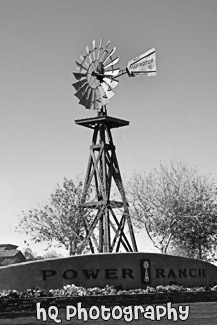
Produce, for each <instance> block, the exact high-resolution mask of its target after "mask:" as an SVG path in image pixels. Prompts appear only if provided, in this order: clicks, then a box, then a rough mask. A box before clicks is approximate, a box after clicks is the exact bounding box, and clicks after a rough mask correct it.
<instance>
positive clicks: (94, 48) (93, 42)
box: [92, 40, 96, 61]
mask: <svg viewBox="0 0 217 325" xmlns="http://www.w3.org/2000/svg"><path fill="white" fill-rule="evenodd" d="M92 45H93V50H92V54H93V60H94V61H95V60H96V53H95V50H96V42H95V40H93V41H92Z"/></svg>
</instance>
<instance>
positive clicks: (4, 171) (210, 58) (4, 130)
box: [0, 0, 217, 250]
mask: <svg viewBox="0 0 217 325" xmlns="http://www.w3.org/2000/svg"><path fill="white" fill-rule="evenodd" d="M216 30H217V1H216V0H206V1H204V0H116V1H114V0H113V1H104V0H88V1H87V0H62V1H60V0H58V1H57V0H37V1H36V0H34V1H33V0H0V45H1V52H0V58H1V60H0V94H1V95H0V112H1V119H0V132H1V134H0V151H1V160H0V179H1V183H0V238H1V243H14V244H18V245H21V246H22V243H23V239H24V238H23V237H20V236H18V235H17V234H16V233H15V232H14V225H15V224H17V218H18V215H19V214H20V212H21V210H24V211H27V210H28V209H31V208H34V207H37V202H42V201H46V200H47V199H48V197H49V195H50V193H51V192H52V191H53V189H54V188H55V185H56V183H57V182H60V183H61V182H62V180H63V178H64V176H66V177H68V178H73V179H74V178H75V176H76V175H77V174H79V173H82V172H83V173H85V171H86V165H87V160H88V155H89V145H90V141H91V131H90V130H88V129H87V130H86V129H84V128H81V127H79V126H77V125H76V124H75V123H74V120H75V119H79V118H85V117H90V116H95V112H94V111H88V110H85V109H84V108H83V106H81V105H79V104H78V101H77V98H76V97H75V96H74V89H73V88H72V86H71V84H72V83H73V82H74V79H73V75H72V72H73V71H76V68H75V61H76V60H78V59H79V56H80V54H81V53H82V52H83V53H84V52H85V48H86V46H87V45H91V42H92V40H93V39H95V40H96V42H98V43H99V40H100V38H101V37H103V39H104V40H105V41H108V40H110V41H111V46H117V50H116V54H117V55H118V56H120V61H119V64H118V65H119V66H120V67H121V68H125V67H126V65H127V62H128V61H129V60H131V59H132V58H134V57H136V56H137V55H139V54H141V53H143V52H145V51H146V50H149V49H150V48H152V47H155V48H156V52H157V71H158V75H157V77H153V78H145V77H140V78H129V77H128V76H127V75H125V76H123V77H122V78H121V79H120V83H119V85H118V87H117V88H116V96H115V97H114V98H112V99H111V101H110V104H109V105H108V112H109V115H111V116H114V117H120V118H123V119H126V120H129V121H130V126H129V127H126V128H121V129H118V130H114V133H113V136H114V141H115V145H116V147H117V155H118V159H119V164H120V168H121V171H122V175H123V177H124V178H128V177H129V176H130V175H131V173H132V171H134V170H136V171H143V170H145V171H149V170H151V169H153V168H154V167H158V166H159V162H160V160H161V161H169V160H170V159H172V158H174V159H178V160H179V159H181V160H183V161H187V162H189V163H191V164H200V165H201V167H202V171H204V172H205V173H211V174H212V175H213V177H215V178H217V168H216V162H217V150H216V148H217V128H216V117H217V91H216V76H217V63H216V53H217V41H216ZM139 241H140V243H139V248H140V250H146V248H147V243H146V241H142V240H141V238H140V239H139Z"/></svg>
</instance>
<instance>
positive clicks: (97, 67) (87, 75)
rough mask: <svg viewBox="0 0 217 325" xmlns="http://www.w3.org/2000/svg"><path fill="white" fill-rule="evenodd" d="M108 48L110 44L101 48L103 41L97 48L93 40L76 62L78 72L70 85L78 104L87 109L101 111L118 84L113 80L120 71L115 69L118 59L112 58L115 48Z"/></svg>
mask: <svg viewBox="0 0 217 325" xmlns="http://www.w3.org/2000/svg"><path fill="white" fill-rule="evenodd" d="M109 47H110V42H107V43H106V45H105V47H103V39H101V40H100V42H99V45H98V46H97V45H96V42H95V40H93V41H92V46H91V47H89V46H87V47H86V53H85V55H80V59H81V62H77V61H76V67H77V70H78V72H74V73H73V75H74V77H75V79H76V82H75V83H73V84H72V85H73V87H74V88H75V90H76V93H75V96H76V97H77V98H78V99H79V100H80V101H79V104H81V105H83V106H85V108H87V109H95V110H101V109H102V107H103V106H106V105H107V104H108V102H109V100H110V99H111V98H112V97H113V96H114V95H115V91H114V89H115V88H116V87H117V85H118V83H119V81H118V80H117V79H115V77H116V76H118V74H119V71H120V69H119V68H116V64H117V63H118V61H119V57H115V58H113V55H114V53H115V51H116V47H113V48H112V49H109Z"/></svg>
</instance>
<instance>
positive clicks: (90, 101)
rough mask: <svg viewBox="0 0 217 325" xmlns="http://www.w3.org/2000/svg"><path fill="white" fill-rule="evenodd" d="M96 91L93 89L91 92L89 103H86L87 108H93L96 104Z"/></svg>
mask: <svg viewBox="0 0 217 325" xmlns="http://www.w3.org/2000/svg"><path fill="white" fill-rule="evenodd" d="M94 92H95V90H94V89H91V90H90V92H89V94H88V98H87V104H86V108H87V109H91V108H93V105H94Z"/></svg>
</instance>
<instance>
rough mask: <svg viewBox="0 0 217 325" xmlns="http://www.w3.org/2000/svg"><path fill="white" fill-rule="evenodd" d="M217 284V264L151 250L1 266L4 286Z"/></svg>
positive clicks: (136, 286)
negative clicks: (154, 252)
mask: <svg viewBox="0 0 217 325" xmlns="http://www.w3.org/2000/svg"><path fill="white" fill-rule="evenodd" d="M173 283H175V284H179V285H183V286H186V287H194V286H208V285H215V284H217V267H215V266H214V265H212V264H210V263H207V262H203V261H200V260H194V259H189V258H184V257H177V256H171V255H162V254H151V253H111V254H94V255H77V256H72V257H67V258H58V259H48V260H41V261H36V262H26V263H20V264H16V265H11V266H5V267H0V289H34V288H44V289H51V288H52V289H54V288H62V287H63V286H64V285H67V284H75V285H77V286H79V285H81V286H84V287H96V286H97V287H105V286H106V285H114V286H115V287H117V286H119V287H121V288H123V289H136V288H146V287H147V286H153V287H155V286H157V285H168V284H173Z"/></svg>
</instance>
